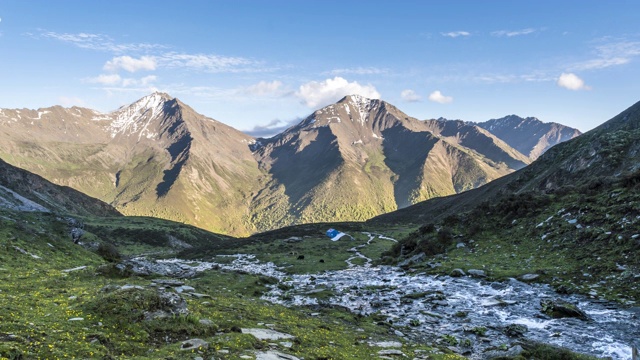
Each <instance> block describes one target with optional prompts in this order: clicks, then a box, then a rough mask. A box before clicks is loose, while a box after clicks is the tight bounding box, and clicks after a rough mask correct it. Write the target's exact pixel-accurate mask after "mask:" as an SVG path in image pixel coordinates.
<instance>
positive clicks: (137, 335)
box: [0, 210, 458, 359]
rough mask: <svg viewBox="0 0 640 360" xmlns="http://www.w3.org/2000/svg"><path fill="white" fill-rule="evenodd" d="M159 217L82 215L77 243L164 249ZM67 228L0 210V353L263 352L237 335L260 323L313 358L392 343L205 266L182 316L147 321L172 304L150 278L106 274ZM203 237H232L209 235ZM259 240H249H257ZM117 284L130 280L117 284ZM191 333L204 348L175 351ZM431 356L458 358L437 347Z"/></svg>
mask: <svg viewBox="0 0 640 360" xmlns="http://www.w3.org/2000/svg"><path fill="white" fill-rule="evenodd" d="M163 222H164V221H161V220H156V219H147V218H123V219H118V220H113V219H104V218H100V219H98V218H87V219H85V224H86V225H85V230H86V231H87V232H86V233H85V235H84V236H83V240H84V241H85V242H86V241H87V240H89V239H90V240H95V241H101V240H102V236H109V242H108V244H119V245H122V246H123V247H122V250H124V251H125V252H127V251H132V250H134V249H135V247H132V246H131V244H130V243H129V241H132V239H134V238H136V237H137V236H139V237H140V238H141V239H146V240H144V241H145V242H146V244H145V245H144V248H148V249H152V248H155V249H156V250H161V252H162V253H164V254H168V253H169V251H170V250H171V247H170V246H168V245H166V243H165V242H164V240H162V241H159V242H153V241H151V239H157V238H160V239H162V238H163V236H162V235H166V233H163V230H162V229H163V226H164V228H166V229H169V228H172V227H174V225H175V224H172V223H169V222H165V223H164V224H163ZM103 223H110V224H111V225H110V226H108V227H107V226H105V225H104V224H103ZM136 229H137V230H136ZM190 230H191V231H200V230H197V229H194V228H191V227H183V228H181V227H180V226H177V229H176V230H173V232H172V233H173V234H174V235H181V236H182V239H189V235H191V236H196V235H199V234H198V233H197V232H196V233H189V231H190ZM68 231H69V225H68V223H67V221H66V220H65V219H62V218H60V217H59V216H58V215H54V214H47V213H24V212H20V213H17V212H13V211H5V210H0V264H1V265H0V358H9V359H31V358H47V359H56V358H67V357H69V358H70V357H76V358H132V357H135V358H150V359H156V358H181V359H182V358H188V359H192V358H193V357H195V356H202V357H205V358H208V357H211V356H215V357H216V359H238V358H239V357H240V356H242V355H250V356H251V355H252V354H253V352H254V351H261V350H267V349H269V345H268V342H269V341H260V340H257V339H256V338H254V337H253V336H251V335H247V334H241V333H240V332H239V329H240V328H255V327H264V324H273V326H274V327H273V328H274V329H275V330H277V331H280V332H284V333H287V334H291V335H293V336H295V339H293V340H292V341H291V348H283V349H281V351H283V352H286V353H291V354H295V355H296V356H299V357H305V358H309V359H322V358H327V359H329V358H330V359H368V358H370V356H371V355H370V354H375V353H376V352H377V351H379V350H380V349H381V348H380V347H378V346H375V345H373V346H372V345H370V344H369V342H370V341H373V342H375V341H383V340H397V339H396V338H395V337H394V336H393V335H390V334H389V333H388V331H387V328H386V327H381V326H377V325H376V324H375V321H374V320H373V319H371V318H368V317H362V316H356V315H354V314H351V313H349V312H346V311H345V310H343V309H337V308H331V307H318V308H297V309H295V308H294V309H289V308H285V307H282V306H278V305H274V304H271V303H268V302H265V301H263V300H260V299H259V297H260V295H261V294H262V293H263V292H264V291H265V290H266V286H267V285H271V284H273V283H274V281H273V279H270V278H267V277H263V276H258V275H249V274H241V273H235V272H222V271H210V272H207V273H204V274H202V275H199V276H197V277H195V278H192V279H189V280H186V284H187V285H189V286H193V287H194V288H196V289H197V291H198V292H199V293H202V294H204V295H206V296H205V297H202V298H197V297H185V298H186V302H187V303H186V304H187V308H188V314H176V315H172V316H169V317H166V318H158V319H151V320H145V314H146V313H147V312H150V311H159V310H168V309H169V308H171V306H170V305H169V304H168V303H167V301H166V300H164V299H163V298H162V297H160V296H159V295H158V294H159V293H158V292H157V291H156V289H155V288H153V287H150V286H149V285H150V283H151V281H152V280H154V278H145V277H136V276H133V277H131V276H127V275H126V273H118V272H108V271H107V272H106V271H105V269H108V268H110V267H111V266H112V265H110V264H109V262H108V261H107V260H105V259H102V258H101V257H100V256H98V255H97V254H96V253H95V252H94V251H92V250H89V249H86V248H85V247H82V246H80V245H75V244H73V242H72V241H71V238H70V237H69V233H68ZM94 231H95V232H94ZM210 236H213V235H210ZM318 240H319V239H318ZM360 240H361V239H358V240H355V241H354V243H355V242H359V241H360ZM208 241H211V242H214V243H216V242H218V243H222V242H232V241H234V240H230V239H225V238H223V237H211V238H209V239H208ZM247 241H248V240H247ZM256 241H257V240H256V239H253V240H251V242H249V243H248V244H247V245H246V246H248V247H255V246H257V245H256V244H255V242H256ZM324 241H325V242H329V243H331V242H330V241H329V240H328V239H326V240H324ZM305 242H307V241H306V239H305ZM308 243H309V244H311V245H310V247H309V248H305V250H304V251H305V252H308V253H309V254H311V253H312V249H313V248H315V246H316V244H315V241H313V240H312V241H308ZM348 243H349V242H347V241H343V244H348ZM269 245H272V244H269ZM17 248H19V249H22V250H24V252H22V251H20V250H18V249H17ZM256 249H257V248H256ZM263 249H264V248H263ZM109 260H112V259H109ZM329 264H332V263H331V262H329ZM331 266H334V267H337V263H336V264H333V265H331ZM344 266H346V264H344V262H343V267H344ZM80 267H82V268H80ZM65 270H70V271H65ZM301 270H304V269H301ZM123 285H131V286H134V287H129V288H128V289H126V290H125V289H118V288H119V287H121V286H123ZM135 286H139V288H136V287H135ZM319 296H321V295H319ZM312 313H313V315H311V314H312ZM190 338H201V339H204V340H206V341H207V342H209V348H208V349H201V350H200V351H198V350H196V351H194V352H192V351H183V350H181V349H180V346H181V341H183V340H186V339H190ZM219 350H223V352H219ZM401 350H402V351H403V352H404V353H405V354H408V355H409V356H411V355H412V354H414V353H415V354H417V353H418V352H416V351H430V349H429V348H428V347H425V346H420V345H418V344H411V343H406V344H404V345H403V347H402V349H401ZM434 358H435V359H455V358H458V357H457V356H455V355H444V354H440V355H434Z"/></svg>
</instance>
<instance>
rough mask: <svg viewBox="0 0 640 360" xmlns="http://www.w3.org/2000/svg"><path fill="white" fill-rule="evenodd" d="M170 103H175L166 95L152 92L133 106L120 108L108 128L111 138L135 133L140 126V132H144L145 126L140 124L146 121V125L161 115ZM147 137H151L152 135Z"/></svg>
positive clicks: (173, 99)
mask: <svg viewBox="0 0 640 360" xmlns="http://www.w3.org/2000/svg"><path fill="white" fill-rule="evenodd" d="M172 101H175V98H173V97H171V96H169V95H168V94H166V93H161V92H154V93H152V94H150V95H147V96H145V97H143V98H141V99H140V100H138V101H136V102H134V103H133V104H130V105H125V106H123V107H121V108H120V109H118V110H116V112H115V117H114V120H113V122H112V123H111V125H110V126H109V130H110V131H111V137H115V136H116V135H117V134H118V133H123V132H126V131H129V132H137V131H138V127H139V126H142V130H144V128H145V127H146V126H145V125H143V124H141V123H142V122H144V121H146V123H147V125H148V123H149V120H151V119H154V118H156V117H157V116H159V115H161V114H162V113H163V112H164V110H165V108H166V105H167V103H169V102H172ZM147 135H148V136H151V135H153V134H147Z"/></svg>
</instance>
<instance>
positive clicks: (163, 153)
mask: <svg viewBox="0 0 640 360" xmlns="http://www.w3.org/2000/svg"><path fill="white" fill-rule="evenodd" d="M531 134H533V135H531ZM579 134H580V132H579V131H578V130H576V129H572V128H568V127H566V126H563V125H560V124H553V123H552V124H548V123H543V122H541V121H540V120H538V119H535V118H526V119H522V118H519V117H517V116H515V115H512V116H508V117H505V118H502V119H498V120H489V121H487V122H484V123H479V124H474V123H470V122H464V121H460V120H445V119H438V120H418V119H415V118H413V117H410V116H408V115H407V114H405V113H403V112H402V111H400V110H399V109H398V108H396V107H395V106H393V105H391V104H389V103H387V102H384V101H382V100H375V99H367V98H364V97H361V96H358V95H350V96H346V97H344V98H343V99H342V100H340V101H339V102H337V103H336V104H333V105H329V106H327V107H324V108H322V109H319V110H317V111H315V112H314V113H313V114H311V115H309V116H308V117H307V118H305V119H304V120H303V121H302V122H300V123H299V124H297V125H295V126H293V127H291V128H289V129H287V130H286V131H284V132H283V133H281V134H278V135H276V136H274V137H272V138H268V139H263V138H257V139H256V138H254V137H251V136H249V135H246V134H244V133H242V132H241V131H238V130H236V129H233V128H232V127H230V126H228V125H225V124H223V123H221V122H219V121H216V120H214V119H211V118H208V117H206V116H203V115H201V114H198V113H197V112H196V111H194V110H193V109H192V108H191V107H189V106H188V105H186V104H184V103H183V102H181V101H180V100H178V99H175V98H172V97H171V96H169V95H167V94H163V93H154V94H151V95H149V96H145V97H143V98H142V99H140V100H138V101H136V102H135V103H133V104H130V105H127V106H123V107H121V108H120V109H118V110H116V111H113V112H110V113H106V114H105V113H100V112H98V111H95V110H91V109H87V108H80V107H71V108H63V107H60V106H54V107H50V108H44V109H38V110H28V109H1V110H0V158H2V159H3V160H5V161H6V162H7V163H10V164H12V165H15V166H18V167H21V168H24V169H26V170H28V171H31V172H33V173H35V174H38V175H40V176H42V177H44V178H46V179H48V180H50V181H51V182H53V183H55V184H59V185H64V186H68V187H71V188H73V189H76V190H78V191H81V192H83V193H86V194H88V195H89V196H91V197H94V198H97V199H101V200H103V201H105V202H107V203H109V204H111V205H112V206H113V207H114V208H115V209H117V210H118V211H120V212H121V213H123V214H125V215H145V216H155V217H160V218H165V219H170V220H175V221H179V222H184V223H189V224H193V225H196V226H198V227H201V228H204V229H207V230H211V231H215V232H220V233H227V234H234V235H245V234H248V233H253V232H257V231H264V230H268V229H274V228H279V227H282V226H286V225H291V224H296V223H307V222H320V221H351V220H366V219H369V218H372V217H374V216H376V215H380V214H383V213H387V212H391V211H394V210H396V209H399V208H404V207H407V206H409V205H411V204H415V203H417V202H420V201H423V200H427V199H430V198H433V197H439V196H446V195H451V194H455V193H460V192H463V191H466V190H470V189H473V188H477V187H478V186H481V185H483V184H486V183H488V182H490V181H492V180H495V179H498V178H500V177H502V176H504V175H507V174H509V173H511V172H513V171H514V170H518V169H520V168H522V167H524V166H526V165H528V164H529V163H530V162H531V161H532V160H534V159H535V158H537V157H538V156H539V155H540V154H542V153H543V152H544V151H546V150H547V149H548V148H549V147H550V146H553V145H555V144H557V143H559V142H562V141H565V140H567V139H570V138H572V137H575V136H577V135H579Z"/></svg>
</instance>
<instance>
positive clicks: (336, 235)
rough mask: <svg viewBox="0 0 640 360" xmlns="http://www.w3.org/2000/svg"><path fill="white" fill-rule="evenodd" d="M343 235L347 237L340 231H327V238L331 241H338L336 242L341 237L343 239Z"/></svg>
mask: <svg viewBox="0 0 640 360" xmlns="http://www.w3.org/2000/svg"><path fill="white" fill-rule="evenodd" d="M345 235H347V234H345V233H343V232H341V231H338V230H336V229H329V230H327V236H328V237H329V238H331V241H338V240H340V238H341V237H343V236H345Z"/></svg>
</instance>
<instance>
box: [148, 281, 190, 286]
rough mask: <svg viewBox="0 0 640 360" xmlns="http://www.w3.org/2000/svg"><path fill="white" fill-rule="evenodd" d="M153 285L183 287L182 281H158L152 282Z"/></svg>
mask: <svg viewBox="0 0 640 360" xmlns="http://www.w3.org/2000/svg"><path fill="white" fill-rule="evenodd" d="M153 282H154V283H155V284H158V285H164V286H182V285H184V281H180V280H174V279H159V280H153Z"/></svg>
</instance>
